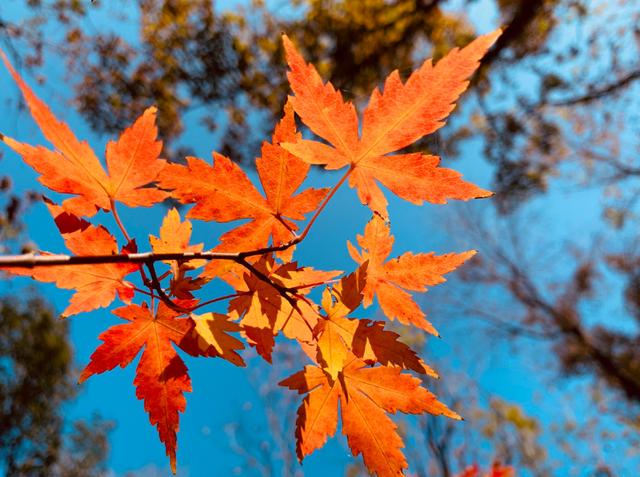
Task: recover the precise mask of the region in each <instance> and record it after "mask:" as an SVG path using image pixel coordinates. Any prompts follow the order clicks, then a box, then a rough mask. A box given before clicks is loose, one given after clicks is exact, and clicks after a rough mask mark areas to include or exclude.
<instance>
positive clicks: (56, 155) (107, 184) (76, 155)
mask: <svg viewBox="0 0 640 477" xmlns="http://www.w3.org/2000/svg"><path fill="white" fill-rule="evenodd" d="M0 57H1V58H2V60H3V61H4V64H5V65H6V67H7V69H8V70H9V72H10V73H11V76H13V79H14V80H15V81H16V83H17V84H18V87H19V88H20V90H21V91H22V95H23V97H24V99H25V101H26V103H27V106H28V107H29V110H30V111H31V115H32V116H33V119H34V120H35V122H36V124H38V126H39V127H40V130H41V131H42V134H43V135H44V137H45V138H46V139H47V140H48V141H49V142H50V143H51V144H53V146H54V147H55V150H54V151H52V150H50V149H47V148H45V147H42V146H37V147H35V146H31V145H29V144H24V143H21V142H18V141H16V140H14V139H12V138H10V137H8V136H4V135H0V139H1V140H2V141H3V142H4V143H5V144H7V145H8V146H9V147H10V148H12V149H13V150H14V151H15V152H17V153H18V154H20V155H21V156H22V158H23V159H24V161H25V162H26V163H27V164H29V165H30V166H31V167H32V168H33V169H35V170H36V171H37V172H38V173H40V174H41V176H40V178H39V181H40V182H41V183H42V184H43V185H45V186H46V187H48V188H49V189H51V190H54V191H56V192H61V193H64V194H76V195H77V197H73V198H71V199H67V200H65V201H64V202H63V204H62V205H63V207H64V208H65V209H66V210H68V211H69V212H71V213H73V214H75V215H81V216H89V217H90V216H93V215H94V214H95V213H96V212H97V207H99V208H102V209H104V210H107V211H108V210H111V208H112V202H113V201H120V202H122V203H124V204H126V205H128V206H131V207H138V206H145V207H146V206H150V205H153V204H155V203H157V202H161V201H162V200H164V199H165V198H166V197H167V196H168V194H167V193H165V192H163V191H161V190H158V189H156V188H154V187H144V186H146V185H148V184H150V183H152V182H153V181H155V180H156V177H157V175H158V173H159V172H160V171H161V170H162V168H163V167H164V166H165V161H164V160H162V159H159V155H160V151H161V149H162V142H160V141H157V140H156V137H157V134H158V130H157V127H156V125H155V119H156V108H155V107H151V108H149V109H147V110H146V111H145V112H144V113H143V114H142V115H141V116H140V118H138V119H137V120H136V121H135V122H134V124H133V125H132V126H131V127H130V128H128V129H126V130H125V131H124V133H122V135H121V136H120V138H119V139H118V141H115V142H114V141H111V142H109V143H108V144H107V149H106V160H107V169H108V174H107V172H105V170H104V168H103V167H102V164H101V163H100V161H99V160H98V158H97V157H96V155H95V153H94V152H93V150H92V149H91V147H90V146H89V144H87V142H85V141H79V140H78V139H77V138H76V137H75V135H74V134H73V132H72V131H71V130H70V129H69V127H68V126H67V125H66V124H65V123H64V122H62V121H60V120H58V119H57V118H56V117H55V116H54V115H53V113H52V112H51V110H50V109H49V108H48V107H47V105H46V104H45V103H44V102H42V101H41V100H40V99H39V98H38V97H37V96H36V95H35V94H34V92H33V91H32V90H31V88H29V86H27V84H26V83H25V82H24V80H23V79H22V78H21V77H20V75H19V74H18V73H17V71H16V70H15V69H14V68H13V66H11V64H10V63H9V60H8V59H7V57H6V55H5V54H4V52H2V51H1V50H0Z"/></svg>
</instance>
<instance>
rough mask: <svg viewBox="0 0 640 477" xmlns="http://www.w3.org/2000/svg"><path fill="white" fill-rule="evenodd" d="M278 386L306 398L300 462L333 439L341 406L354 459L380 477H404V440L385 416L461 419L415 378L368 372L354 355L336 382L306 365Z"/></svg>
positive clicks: (394, 371)
mask: <svg viewBox="0 0 640 477" xmlns="http://www.w3.org/2000/svg"><path fill="white" fill-rule="evenodd" d="M280 385H282V386H286V387H288V388H289V389H292V390H295V391H297V392H298V393H299V394H305V393H307V395H306V396H305V397H304V399H303V401H302V405H301V406H300V407H299V408H298V417H297V419H296V440H297V455H298V458H299V459H300V460H302V459H303V458H304V457H305V456H306V455H308V454H310V453H311V452H313V451H314V450H315V449H318V448H320V447H322V446H323V445H324V443H325V442H326V440H327V438H328V437H331V436H333V435H334V434H335V431H336V428H337V424H338V401H340V408H341V416H342V432H343V434H345V435H346V436H347V441H348V443H349V447H350V448H351V451H352V452H353V454H354V455H359V454H362V457H363V459H364V463H365V465H366V466H367V468H368V469H369V470H370V471H371V472H373V473H375V474H376V475H378V476H379V477H387V476H394V477H395V476H398V475H402V470H403V469H405V468H407V462H406V459H405V457H404V455H403V454H402V452H401V451H400V449H401V448H402V447H403V444H402V439H401V438H400V436H399V435H398V432H397V430H396V429H397V427H396V425H395V424H394V423H393V421H392V420H391V419H390V418H389V417H388V416H387V414H386V413H392V414H394V413H395V412H397V411H402V412H404V413H410V414H419V413H423V412H429V413H431V414H434V415H444V416H447V417H451V418H453V419H460V416H458V414H456V413H455V412H453V411H451V410H450V409H448V408H447V407H446V406H445V405H444V404H442V403H441V402H439V401H438V400H437V399H436V398H435V396H434V395H433V394H432V393H430V392H429V391H427V390H426V389H425V388H423V387H422V386H420V380H419V379H416V378H414V377H412V376H410V375H408V374H403V373H401V369H400V368H396V367H388V366H378V367H373V368H369V367H366V364H365V363H364V362H363V361H361V360H359V359H357V358H356V357H354V356H351V357H350V359H349V360H348V362H347V363H346V365H345V367H344V368H343V369H342V370H341V371H340V375H339V378H338V379H331V377H330V376H329V375H328V374H327V373H325V372H324V371H323V370H322V369H321V368H319V367H317V366H306V367H305V368H304V370H303V371H299V372H298V373H295V374H294V375H292V376H290V377H288V378H287V379H285V380H284V381H282V382H281V383H280Z"/></svg>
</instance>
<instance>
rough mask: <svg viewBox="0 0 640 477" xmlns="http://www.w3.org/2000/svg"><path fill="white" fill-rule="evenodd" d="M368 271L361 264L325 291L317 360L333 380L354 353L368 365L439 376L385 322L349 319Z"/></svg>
mask: <svg viewBox="0 0 640 477" xmlns="http://www.w3.org/2000/svg"><path fill="white" fill-rule="evenodd" d="M365 274H366V268H365V267H361V268H360V269H359V270H358V271H357V272H355V273H352V274H351V275H348V276H347V277H344V278H343V279H342V280H341V281H340V283H338V284H337V285H335V286H334V287H333V288H332V289H331V290H329V289H327V290H325V291H324V293H323V297H322V307H323V309H324V311H325V313H326V316H324V319H320V320H318V324H317V325H316V328H315V330H314V333H315V334H316V335H317V336H318V338H317V348H318V359H317V361H318V363H320V364H321V365H322V366H323V368H324V369H325V370H326V371H327V372H328V373H329V375H330V376H331V377H332V378H333V379H336V378H337V375H338V373H339V371H341V370H342V368H343V367H344V363H345V361H346V360H347V358H348V356H349V355H351V354H353V355H355V356H356V357H358V358H360V359H362V360H363V361H365V362H366V363H368V364H375V363H380V364H383V365H387V366H398V367H400V368H404V369H411V370H413V371H416V372H418V373H422V374H428V375H429V376H431V377H434V378H437V377H438V375H437V373H436V372H435V371H434V370H433V369H431V368H430V367H429V366H427V365H426V364H425V363H424V361H422V360H421V359H420V358H419V357H418V355H417V354H416V353H415V351H413V350H412V349H411V348H410V347H409V346H407V345H406V344H404V343H402V342H401V341H398V338H399V337H400V336H399V335H398V334H397V333H394V332H393V331H390V330H386V329H385V328H384V323H382V322H380V321H371V320H365V319H355V318H347V315H348V314H349V313H351V312H352V311H354V310H355V309H356V308H357V307H358V306H359V305H360V302H361V301H362V293H361V291H362V289H363V288H364V286H365V279H364V277H365Z"/></svg>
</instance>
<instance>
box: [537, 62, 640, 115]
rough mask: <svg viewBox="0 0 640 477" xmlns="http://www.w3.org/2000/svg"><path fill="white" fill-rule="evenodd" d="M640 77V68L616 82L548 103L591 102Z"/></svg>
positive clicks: (572, 104) (572, 103) (573, 103)
mask: <svg viewBox="0 0 640 477" xmlns="http://www.w3.org/2000/svg"><path fill="white" fill-rule="evenodd" d="M639 79H640V69H637V70H634V71H631V72H630V73H627V74H626V75H625V76H623V77H622V78H620V79H618V80H617V81H616V82H615V83H610V84H608V85H605V86H602V87H599V88H593V89H589V90H588V91H587V93H585V94H583V95H580V96H576V97H574V98H568V99H563V100H559V101H550V102H548V103H547V104H548V105H549V106H575V105H577V104H583V103H590V102H591V101H595V100H598V99H602V98H604V97H606V96H609V95H611V94H615V93H616V92H618V90H620V89H622V88H625V87H627V86H628V85H629V84H630V83H632V82H634V81H636V80H639Z"/></svg>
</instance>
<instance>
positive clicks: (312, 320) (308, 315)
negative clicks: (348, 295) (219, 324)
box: [229, 257, 341, 361]
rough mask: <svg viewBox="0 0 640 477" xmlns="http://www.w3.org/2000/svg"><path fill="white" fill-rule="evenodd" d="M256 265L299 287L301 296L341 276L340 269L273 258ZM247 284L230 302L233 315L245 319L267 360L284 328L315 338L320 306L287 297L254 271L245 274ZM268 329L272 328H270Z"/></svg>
mask: <svg viewBox="0 0 640 477" xmlns="http://www.w3.org/2000/svg"><path fill="white" fill-rule="evenodd" d="M255 267H256V269H257V270H258V271H260V272H262V273H263V274H264V275H265V276H267V277H269V278H270V279H271V280H272V281H273V282H274V283H275V284H277V285H279V286H281V287H284V288H295V287H299V294H300V296H302V295H304V294H306V293H308V292H309V291H310V289H311V288H313V287H312V286H310V285H313V286H318V285H320V284H322V283H324V282H326V281H328V280H331V279H333V278H334V277H336V276H337V275H339V274H340V273H341V272H340V271H320V270H314V269H313V268H311V267H301V268H299V267H298V264H297V263H296V262H290V263H286V264H283V265H279V264H276V263H275V262H274V260H273V258H271V257H265V258H262V259H260V260H259V261H258V262H257V263H256V264H255ZM243 279H244V284H239V285H238V286H237V287H236V291H237V292H238V293H239V294H240V296H238V297H237V298H234V299H233V300H231V301H230V302H229V314H230V316H231V317H234V318H241V321H240V324H241V325H242V328H243V331H244V333H245V335H246V337H247V338H248V339H249V342H250V343H251V344H252V345H254V346H256V349H257V350H258V351H259V352H261V351H263V352H261V353H260V354H261V356H263V357H264V358H265V359H266V360H267V361H270V360H271V348H272V347H273V343H274V341H273V336H275V335H277V334H278V333H279V332H280V331H282V332H283V334H284V335H285V336H286V337H287V338H289V339H295V340H298V341H301V342H311V341H312V340H313V329H314V328H315V326H316V324H317V322H318V316H319V313H318V310H317V306H316V305H315V304H313V303H312V302H311V301H310V300H308V299H300V298H296V299H292V300H293V302H294V303H295V307H294V304H292V303H291V302H290V301H288V300H287V299H285V298H284V297H283V296H282V294H281V293H280V291H279V290H277V289H276V288H275V287H274V286H273V285H270V284H269V283H266V282H265V281H264V280H262V279H260V278H259V277H257V276H256V275H254V274H253V273H248V272H247V273H245V274H244V276H243ZM267 330H268V331H267Z"/></svg>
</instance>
